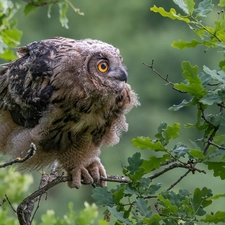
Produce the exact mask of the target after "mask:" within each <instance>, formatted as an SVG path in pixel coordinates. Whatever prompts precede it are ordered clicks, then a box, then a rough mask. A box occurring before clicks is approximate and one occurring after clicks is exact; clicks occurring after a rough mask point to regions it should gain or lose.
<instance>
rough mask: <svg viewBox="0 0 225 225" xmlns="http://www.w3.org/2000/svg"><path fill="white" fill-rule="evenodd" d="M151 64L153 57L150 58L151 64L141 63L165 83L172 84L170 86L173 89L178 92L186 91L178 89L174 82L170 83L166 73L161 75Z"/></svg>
mask: <svg viewBox="0 0 225 225" xmlns="http://www.w3.org/2000/svg"><path fill="white" fill-rule="evenodd" d="M153 64H154V59H153V60H152V63H151V65H149V64H146V63H143V65H145V66H147V67H148V68H150V69H151V70H152V71H153V72H154V73H155V74H157V75H158V76H159V77H160V78H161V79H163V80H164V81H166V84H165V85H168V84H169V85H172V88H173V89H174V90H175V91H178V92H180V93H186V92H184V91H180V90H178V89H176V88H175V87H174V83H172V82H171V81H170V80H169V79H168V77H169V76H168V75H166V77H164V76H163V75H161V74H160V73H159V72H158V71H157V70H156V69H155V68H154V66H153Z"/></svg>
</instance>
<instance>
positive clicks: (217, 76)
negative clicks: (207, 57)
mask: <svg viewBox="0 0 225 225" xmlns="http://www.w3.org/2000/svg"><path fill="white" fill-rule="evenodd" d="M203 71H204V72H205V73H207V74H208V75H210V76H211V77H212V79H214V80H215V81H218V82H221V83H222V84H225V72H224V71H223V70H220V71H216V70H211V69H209V68H208V67H207V66H203Z"/></svg>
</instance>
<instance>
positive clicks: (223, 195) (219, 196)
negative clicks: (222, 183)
mask: <svg viewBox="0 0 225 225" xmlns="http://www.w3.org/2000/svg"><path fill="white" fill-rule="evenodd" d="M221 197H222V198H224V197H225V194H217V195H214V196H212V197H210V198H208V199H209V200H217V199H219V198H221Z"/></svg>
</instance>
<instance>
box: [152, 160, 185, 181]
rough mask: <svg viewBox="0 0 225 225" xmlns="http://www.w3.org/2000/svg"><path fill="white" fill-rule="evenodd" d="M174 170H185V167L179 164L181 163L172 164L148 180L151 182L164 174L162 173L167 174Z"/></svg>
mask: <svg viewBox="0 0 225 225" xmlns="http://www.w3.org/2000/svg"><path fill="white" fill-rule="evenodd" d="M174 168H186V167H185V166H184V165H183V164H181V163H174V164H172V165H170V166H169V167H167V168H165V169H163V170H162V171H160V172H158V173H155V174H153V175H152V176H150V177H149V178H150V179H151V180H153V179H155V178H156V177H159V176H161V175H162V174H164V173H166V172H168V171H170V170H172V169H174Z"/></svg>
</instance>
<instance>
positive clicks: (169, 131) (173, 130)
mask: <svg viewBox="0 0 225 225" xmlns="http://www.w3.org/2000/svg"><path fill="white" fill-rule="evenodd" d="M179 131H180V124H179V123H174V124H173V125H172V126H167V128H166V130H165V138H166V141H167V142H168V141H169V140H170V139H176V138H177V137H179Z"/></svg>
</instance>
